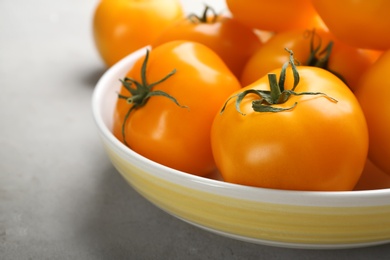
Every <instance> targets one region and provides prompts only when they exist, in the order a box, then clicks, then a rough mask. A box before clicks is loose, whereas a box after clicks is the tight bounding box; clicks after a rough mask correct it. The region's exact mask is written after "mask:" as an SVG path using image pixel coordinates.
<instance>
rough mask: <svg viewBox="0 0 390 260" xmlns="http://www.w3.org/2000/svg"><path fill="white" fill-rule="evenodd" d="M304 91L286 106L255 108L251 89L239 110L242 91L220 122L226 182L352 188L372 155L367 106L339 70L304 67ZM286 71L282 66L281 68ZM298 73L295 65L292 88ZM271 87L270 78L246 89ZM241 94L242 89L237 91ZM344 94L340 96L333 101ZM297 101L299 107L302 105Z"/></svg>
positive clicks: (215, 131) (217, 144)
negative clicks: (270, 109)
mask: <svg viewBox="0 0 390 260" xmlns="http://www.w3.org/2000/svg"><path fill="white" fill-rule="evenodd" d="M298 72H299V75H300V81H299V84H298V85H297V87H296V90H295V91H296V92H298V93H299V92H320V93H325V94H326V95H327V96H324V95H322V94H318V95H308V94H305V95H298V96H295V95H292V96H291V97H290V98H289V99H288V100H287V101H286V102H285V103H281V104H276V105H273V107H275V108H281V109H287V110H286V111H281V112H255V111H254V109H253V107H252V106H253V101H255V100H257V101H259V97H258V96H257V95H254V94H249V95H247V96H245V97H244V98H243V99H242V102H241V105H239V108H240V109H241V111H242V113H243V114H241V113H239V112H238V111H237V107H236V103H235V102H236V100H237V97H234V96H235V95H232V96H233V98H231V99H230V100H229V102H227V104H226V107H225V110H224V111H223V113H220V114H218V115H216V117H215V120H214V123H213V128H212V134H211V138H212V147H213V153H214V157H215V160H216V163H217V166H218V169H219V170H220V172H221V175H222V176H223V178H224V180H225V181H227V182H232V183H238V184H243V185H249V186H257V187H265V188H275V189H287V190H311V191H345V190H352V189H353V188H354V186H355V185H356V183H357V181H358V179H359V177H360V175H361V173H362V170H363V168H364V164H365V161H366V156H367V149H368V133H367V125H366V121H365V118H364V115H363V112H362V110H361V108H360V106H359V103H358V102H357V100H356V98H355V96H354V95H353V93H352V92H351V91H350V89H349V88H348V87H347V86H346V85H345V84H344V83H343V82H342V81H341V80H340V79H339V78H337V77H336V76H335V75H333V74H332V73H330V72H328V71H326V70H323V69H320V68H316V67H307V66H298ZM272 73H275V74H277V75H279V73H280V69H278V70H276V71H273V72H272ZM291 74H292V73H291V72H290V70H288V71H287V78H286V82H287V84H286V85H285V86H287V87H286V89H291V85H292V83H291V82H292V75H291ZM253 89H260V90H269V89H270V87H269V81H268V78H267V77H263V78H261V79H259V80H258V81H256V82H254V83H253V84H251V85H249V86H247V87H244V88H243V89H242V90H240V91H238V92H237V93H241V92H242V91H245V90H253ZM237 93H236V94H237ZM329 97H331V98H334V99H335V100H337V102H336V101H335V100H333V99H330V98H329ZM294 105H295V107H294Z"/></svg>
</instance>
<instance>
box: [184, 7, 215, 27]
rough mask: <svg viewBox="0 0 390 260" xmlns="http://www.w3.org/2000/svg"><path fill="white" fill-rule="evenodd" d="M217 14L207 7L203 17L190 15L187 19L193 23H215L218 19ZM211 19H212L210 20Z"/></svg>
mask: <svg viewBox="0 0 390 260" xmlns="http://www.w3.org/2000/svg"><path fill="white" fill-rule="evenodd" d="M209 12H211V16H209V14H208V13H209ZM218 16H219V15H218V14H217V12H216V11H215V10H214V9H213V8H212V7H210V6H208V5H205V9H204V11H203V14H202V16H198V15H196V14H189V15H188V16H187V19H188V20H190V21H191V22H193V23H214V22H216V21H217V19H218ZM209 17H211V18H212V19H209Z"/></svg>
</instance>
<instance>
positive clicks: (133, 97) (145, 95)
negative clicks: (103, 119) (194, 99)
mask: <svg viewBox="0 0 390 260" xmlns="http://www.w3.org/2000/svg"><path fill="white" fill-rule="evenodd" d="M148 60H149V50H146V55H145V59H144V61H143V63H142V67H141V82H139V81H137V80H135V79H133V78H129V77H125V78H124V79H123V80H120V81H121V82H122V86H123V87H124V88H125V89H126V90H127V91H128V92H129V93H130V95H129V96H126V95H123V94H118V98H119V99H125V100H126V102H127V103H128V104H129V105H131V106H130V107H129V110H128V111H127V113H126V114H125V117H124V119H123V123H122V138H123V143H124V144H125V145H128V144H127V141H126V122H127V120H128V118H129V116H130V114H131V112H132V111H134V110H136V109H138V108H140V107H142V106H144V105H145V104H146V103H147V102H148V100H149V98H151V97H153V96H162V97H166V98H168V99H170V100H171V101H173V102H174V103H175V104H176V105H178V106H179V107H182V108H187V107H186V106H182V105H180V104H179V102H178V101H177V100H176V98H174V97H173V96H171V95H169V94H168V93H166V92H164V91H161V90H153V87H155V86H156V85H158V84H160V83H162V82H164V81H166V80H167V79H169V78H170V77H172V76H173V75H174V74H175V73H176V70H175V69H174V70H172V71H171V72H170V73H168V74H167V75H166V76H165V77H163V78H162V79H160V80H158V81H156V82H153V83H150V84H149V83H148V81H147V77H146V67H147V63H148Z"/></svg>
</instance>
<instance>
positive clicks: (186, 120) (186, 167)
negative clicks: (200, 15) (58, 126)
mask: <svg viewBox="0 0 390 260" xmlns="http://www.w3.org/2000/svg"><path fill="white" fill-rule="evenodd" d="M144 61H145V57H142V58H141V59H139V60H138V61H137V62H136V63H135V65H134V66H133V67H132V68H130V69H129V72H128V74H127V77H128V78H132V79H134V80H136V81H138V82H147V83H148V84H154V83H155V82H158V81H160V80H161V79H163V78H165V77H166V76H167V75H168V74H170V73H172V72H174V73H173V74H172V75H171V76H170V77H169V78H167V79H166V80H165V81H163V82H160V83H158V84H155V86H153V88H152V90H153V91H156V92H155V93H158V91H163V92H164V93H166V94H168V95H170V96H171V97H173V98H175V99H176V101H177V102H178V103H179V104H180V106H179V105H178V104H176V103H175V102H174V101H172V99H169V98H167V97H166V96H164V95H156V96H151V97H150V98H149V99H147V101H146V103H145V104H144V105H141V106H139V107H137V108H136V109H134V110H133V111H132V112H131V113H130V114H129V116H128V118H127V120H125V117H126V114H127V113H128V111H129V109H131V107H132V104H129V103H128V102H127V100H126V99H119V100H118V102H117V106H116V110H115V115H114V128H113V133H114V135H115V136H116V137H117V138H118V139H119V140H121V141H122V142H124V141H126V143H127V144H128V146H129V147H130V148H131V149H133V150H134V151H136V152H138V153H139V154H141V155H143V156H145V157H147V158H149V159H151V160H153V161H155V162H158V163H161V164H163V165H166V166H169V167H171V168H174V169H177V170H181V171H184V172H188V173H192V174H196V175H202V176H204V175H207V174H209V173H211V172H212V171H214V170H215V163H214V159H213V156H212V152H211V144H210V129H211V124H212V121H213V118H214V115H215V114H216V113H217V111H218V109H219V108H220V106H221V104H223V102H224V101H225V99H226V98H227V97H228V96H229V95H230V94H231V93H232V92H234V91H236V90H238V89H240V88H241V85H240V84H239V82H238V80H237V78H236V77H235V76H234V75H233V74H232V72H231V71H230V70H229V69H228V67H227V66H226V64H225V63H224V62H223V61H222V59H221V58H220V57H219V56H218V55H217V54H216V53H215V52H214V51H212V50H211V49H210V48H208V47H206V46H205V45H203V44H200V43H196V42H189V41H173V42H168V43H166V44H162V45H160V46H158V47H156V48H153V49H152V50H151V51H150V55H149V58H148V62H147V65H146V74H145V78H144V79H143V77H141V71H142V66H143V64H144ZM133 87H134V88H136V86H135V84H133ZM120 94H121V95H123V96H129V97H132V96H133V97H134V96H135V95H131V94H130V93H129V91H128V90H127V89H126V88H124V87H123V88H122V89H121V93H120ZM123 130H124V132H125V140H124V136H123V132H122V131H123Z"/></svg>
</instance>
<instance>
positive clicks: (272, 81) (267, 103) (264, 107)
mask: <svg viewBox="0 0 390 260" xmlns="http://www.w3.org/2000/svg"><path fill="white" fill-rule="evenodd" d="M286 51H288V52H289V53H290V58H289V61H288V62H286V63H285V64H284V65H283V67H282V69H281V73H280V75H279V81H278V79H277V77H276V74H274V73H269V74H268V82H269V85H270V90H258V89H247V90H244V91H242V92H239V93H238V94H236V95H234V96H231V97H230V98H229V99H228V100H227V101H226V102H225V104H224V106H223V107H222V109H221V113H223V112H224V110H225V109H226V105H227V103H228V102H229V101H230V100H231V99H233V98H236V102H235V107H236V110H237V112H239V113H240V114H242V115H245V114H244V113H243V112H242V111H241V109H240V105H241V102H242V100H243V99H244V98H245V96H246V95H248V94H255V95H256V96H258V97H259V99H257V100H254V101H252V109H253V111H255V112H273V113H276V112H282V111H287V110H291V109H293V108H294V107H295V106H296V105H297V104H298V103H297V102H295V103H294V104H293V105H292V106H290V107H276V106H274V105H278V104H283V103H285V102H287V101H288V100H289V98H290V97H291V96H301V95H322V96H325V97H326V98H328V99H329V100H331V101H332V102H337V100H336V99H334V98H332V97H330V96H328V95H326V94H325V93H322V92H296V91H295V89H296V88H297V86H298V84H299V80H300V77H299V73H298V70H297V67H296V64H295V60H294V54H293V52H292V51H291V50H288V49H286ZM288 67H291V70H292V72H293V78H294V83H293V87H292V89H291V90H286V89H285V86H284V84H285V80H286V71H287V68H288Z"/></svg>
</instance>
